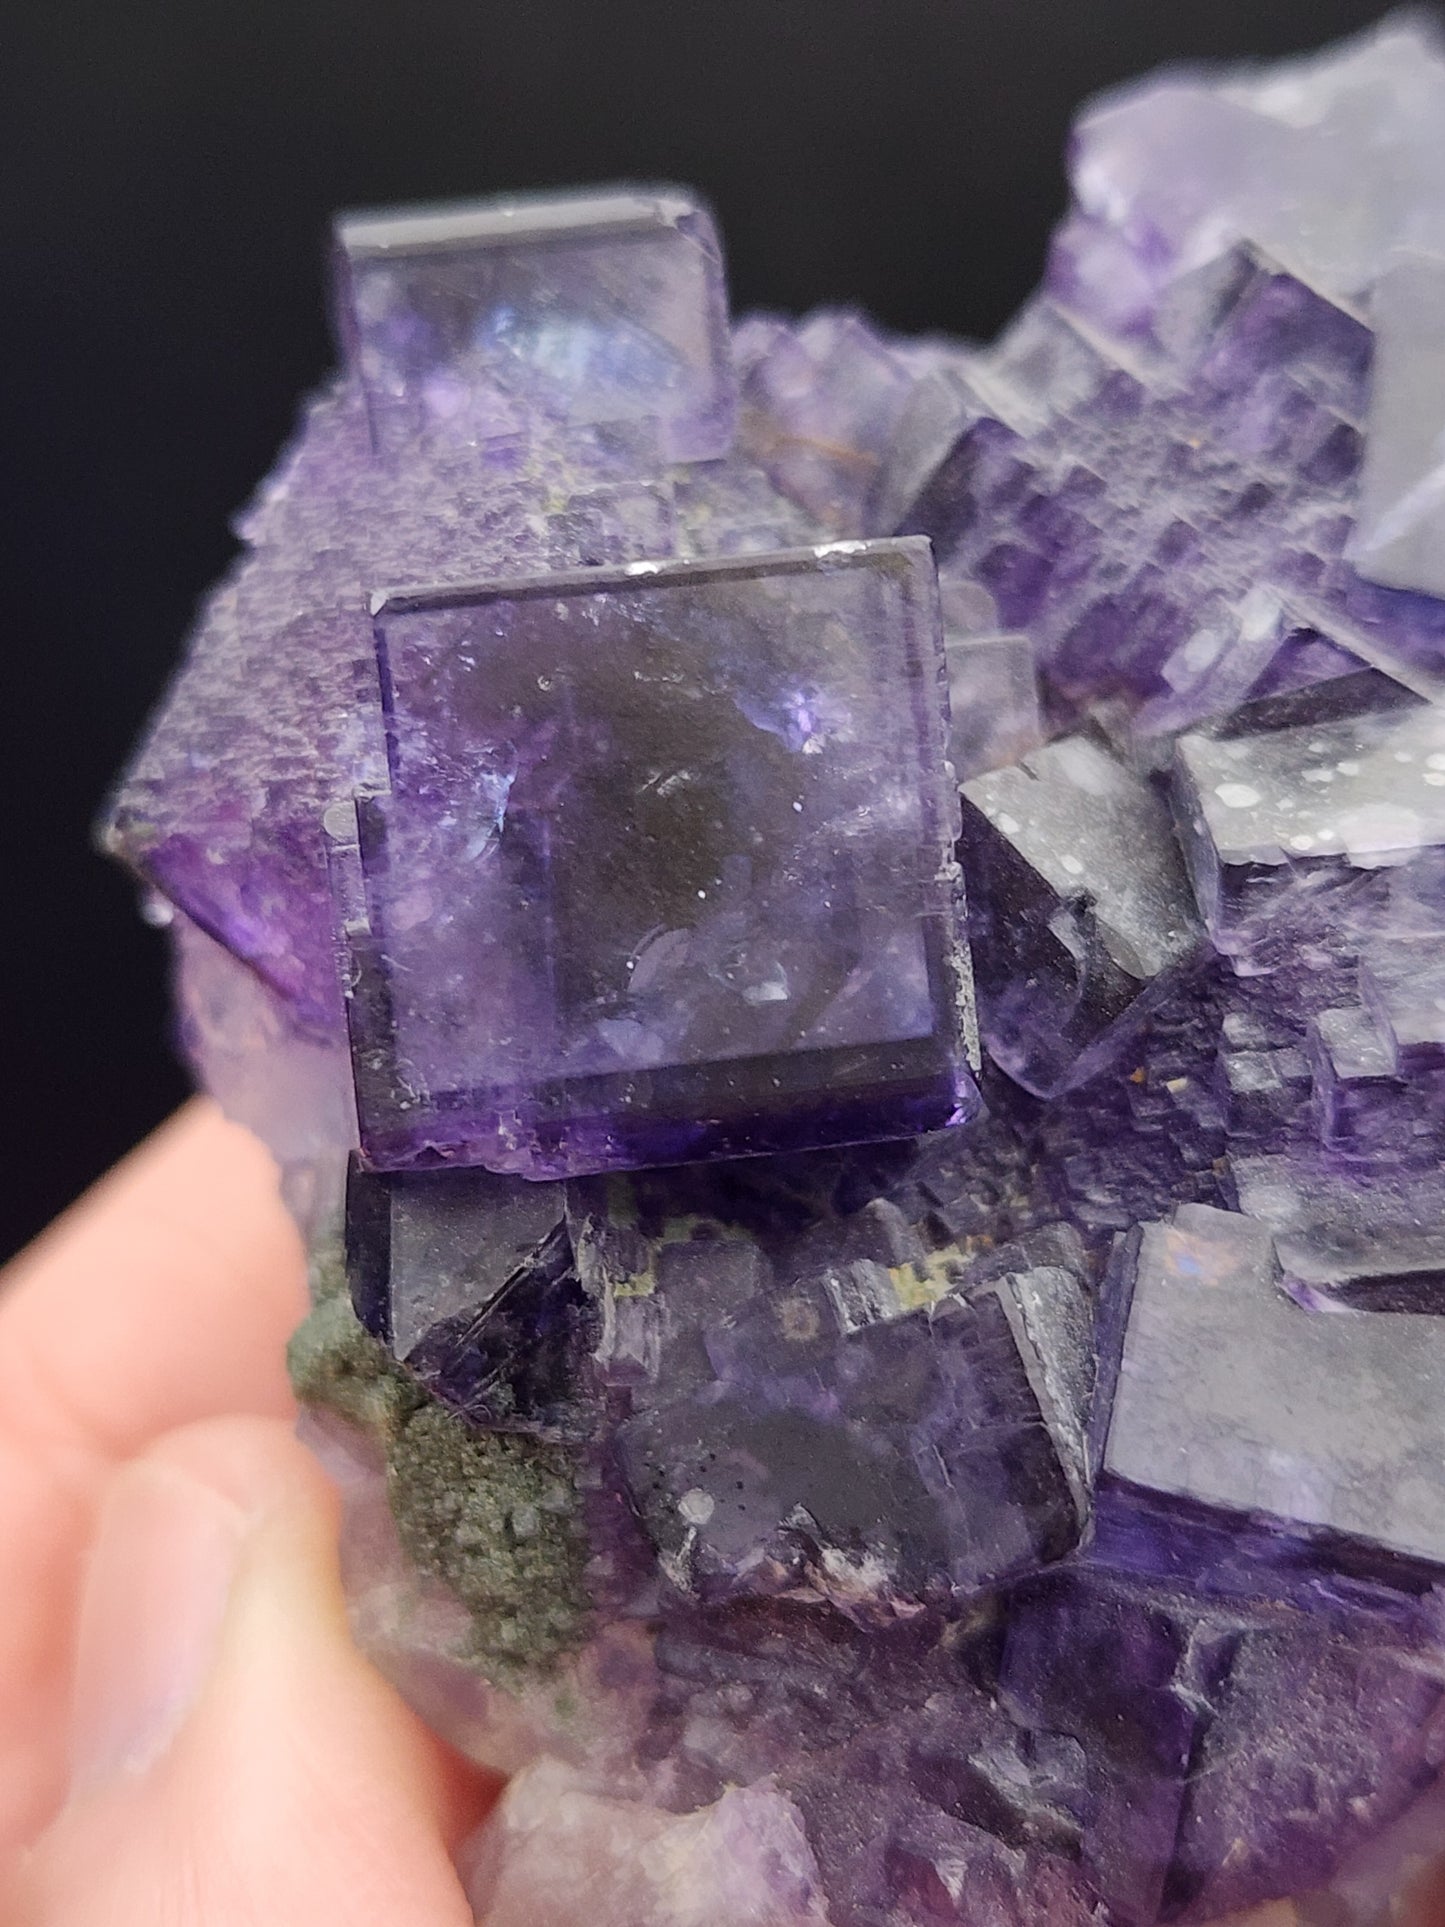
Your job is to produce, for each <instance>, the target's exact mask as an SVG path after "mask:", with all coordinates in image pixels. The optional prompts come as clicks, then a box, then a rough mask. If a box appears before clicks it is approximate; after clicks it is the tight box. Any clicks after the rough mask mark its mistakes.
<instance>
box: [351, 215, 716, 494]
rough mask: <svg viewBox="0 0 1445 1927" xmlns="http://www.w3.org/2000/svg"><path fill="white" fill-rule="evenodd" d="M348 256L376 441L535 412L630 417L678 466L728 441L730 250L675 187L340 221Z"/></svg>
mask: <svg viewBox="0 0 1445 1927" xmlns="http://www.w3.org/2000/svg"><path fill="white" fill-rule="evenodd" d="M336 253H337V264H336V302H337V317H336V319H337V329H338V333H339V335H340V337H341V343H342V348H343V351H344V353H345V355H346V358H347V360H348V362H349V363H350V365H351V367H352V369H353V370H354V372H355V373H356V374H357V375H358V376H359V377H360V381H361V385H362V388H363V390H364V392H365V396H366V406H367V413H368V415H369V418H370V421H371V429H372V438H373V441H374V443H375V445H376V446H377V448H378V449H381V450H386V449H391V448H394V447H397V446H399V445H402V444H404V443H406V442H407V441H409V440H410V439H411V438H413V437H414V436H415V435H416V434H418V433H419V432H420V433H430V434H434V435H435V434H441V435H443V436H445V437H447V438H449V439H450V438H456V439H460V440H464V441H476V442H480V443H486V442H492V441H496V440H498V439H503V438H507V437H512V436H521V435H524V434H525V433H526V432H528V431H529V430H530V429H532V428H534V427H535V426H536V424H537V422H538V420H539V419H540V420H542V421H546V420H551V421H553V422H561V423H568V424H578V425H581V424H589V425H593V424H599V423H610V424H617V425H626V426H627V427H628V428H629V429H630V431H632V432H635V433H638V434H640V435H641V436H643V438H644V439H645V440H646V441H648V442H650V444H651V446H652V447H653V449H654V450H655V452H656V453H657V454H658V455H660V456H661V457H662V458H664V459H666V460H670V461H700V460H705V459H708V458H710V457H713V456H717V455H723V454H726V452H727V450H728V447H729V446H730V444H731V441H732V433H733V422H734V416H735V412H736V384H735V381H734V377H733V367H732V351H731V346H730V342H729V336H728V316H727V288H726V283H725V279H724V274H723V261H722V249H721V247H720V245H719V242H718V237H717V230H716V228H715V227H714V225H713V220H712V216H711V215H710V214H709V213H708V212H707V210H706V209H705V208H703V207H702V206H700V205H699V204H698V203H697V202H696V201H695V200H693V199H691V198H690V197H689V196H688V195H686V194H683V193H681V192H680V191H678V190H677V189H675V188H661V189H643V188H626V187H619V188H614V189H610V190H603V191H601V192H594V193H589V194H577V195H549V196H543V195H537V196H531V197H523V198H517V199H508V200H499V201H466V202H456V203H452V204H449V205H445V206H438V207H433V208H421V209H417V208H402V209H394V210H388V209H382V210H377V211H375V212H366V213H358V214H349V215H343V216H342V217H341V218H340V219H339V220H338V222H337V224H336Z"/></svg>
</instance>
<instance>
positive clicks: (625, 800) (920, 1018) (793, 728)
mask: <svg viewBox="0 0 1445 1927" xmlns="http://www.w3.org/2000/svg"><path fill="white" fill-rule="evenodd" d="M375 617H376V636H377V647H378V653H379V658H380V668H381V681H382V692H383V703H384V707H385V713H386V725H387V740H388V760H389V769H390V777H391V784H390V788H389V789H388V790H387V791H386V792H385V793H383V794H381V795H370V796H362V797H360V798H358V799H357V805H356V809H355V812H354V815H353V813H352V812H351V811H350V810H349V809H346V810H341V811H336V812H333V813H332V817H331V819H330V824H331V828H332V830H333V832H334V833H335V840H334V846H333V871H334V876H335V880H336V887H337V892H338V899H339V904H340V914H341V921H342V925H343V931H344V937H345V942H346V945H347V948H348V950H349V956H350V964H351V975H350V985H349V989H350V995H349V999H348V1004H349V1020H350V1026H351V1040H352V1050H353V1058H354V1063H355V1068H356V1080H357V1097H358V1108H359V1113H360V1123H361V1136H362V1145H363V1150H364V1152H365V1154H366V1156H367V1158H368V1160H369V1161H370V1162H371V1163H373V1164H374V1165H376V1166H379V1167H383V1168H395V1167H402V1166H406V1165H410V1164H426V1163H441V1162H455V1163H459V1164H483V1165H486V1166H488V1167H490V1168H491V1169H493V1170H497V1171H511V1172H516V1173H519V1174H521V1175H523V1176H527V1177H533V1178H550V1177H558V1176H566V1175H571V1174H577V1173H581V1172H588V1171H603V1170H612V1169H621V1168H627V1167H631V1166H635V1165H645V1164H664V1163H674V1162H680V1161H684V1160H690V1159H696V1158H711V1157H731V1156H739V1155H746V1154H753V1153H759V1152H766V1151H779V1150H791V1149H796V1148H799V1147H805V1146H810V1145H820V1144H829V1143H846V1142H855V1141H861V1140H868V1139H875V1138H888V1137H899V1136H903V1135H906V1134H909V1133H913V1132H919V1131H926V1130H934V1129H937V1128H939V1127H941V1126H944V1125H949V1124H955V1123H960V1122H963V1121H964V1120H966V1119H967V1118H969V1117H970V1116H972V1115H973V1113H974V1111H975V1109H976V1107H977V1102H978V1099H977V1093H976V1090H975V1087H974V1084H973V1080H972V1077H971V1075H970V1067H969V1060H970V1055H971V1052H972V1050H973V1048H974V1047H973V1044H972V1006H971V996H970V988H969V968H968V957H967V950H966V947H965V944H964V940H963V936H962V924H961V920H960V919H961V911H962V886H961V880H960V876H959V872H958V868H957V864H956V861H955V858H954V853H953V846H954V841H955V838H956V835H957V798H956V793H955V792H954V789H953V786H952V783H951V781H950V774H949V770H948V765H947V763H946V760H945V753H944V742H945V732H946V729H947V695H946V681H945V672H944V659H943V652H942V644H941V638H940V627H939V614H938V597H937V590H936V585H935V579H934V570H933V561H932V556H931V553H930V551H929V547H928V544H927V543H926V542H925V541H921V540H918V539H916V538H910V539H905V540H895V541H882V542H871V543H841V544H836V545H831V546H825V547H822V548H819V549H806V550H796V551H787V552H784V553H778V554H771V555H761V556H756V555H755V556H747V557H739V558H735V559H732V558H730V559H725V560H716V561H707V562H685V563H667V564H664V563H653V562H648V563H633V564H630V565H628V566H625V567H621V568H591V569H586V570H582V571H578V572H573V573H568V574H560V575H552V576H545V577H539V578H535V579H531V580H514V581H509V582H505V583H490V584H483V585H481V586H478V587H471V588H460V589H442V590H435V591H424V592H421V593H411V592H408V593H406V594H400V595H392V596H383V597H379V598H378V599H377V602H376V605H375ZM342 819H346V820H345V821H343V820H342Z"/></svg>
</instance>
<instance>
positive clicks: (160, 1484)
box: [71, 1463, 247, 1797]
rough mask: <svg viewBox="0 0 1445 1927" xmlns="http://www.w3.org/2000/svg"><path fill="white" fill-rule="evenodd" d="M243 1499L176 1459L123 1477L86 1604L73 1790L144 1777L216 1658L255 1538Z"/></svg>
mask: <svg viewBox="0 0 1445 1927" xmlns="http://www.w3.org/2000/svg"><path fill="white" fill-rule="evenodd" d="M246 1530H247V1519H246V1515H245V1513H244V1512H243V1511H242V1510H241V1509H240V1508H239V1507H238V1506H237V1504H236V1503H235V1501H234V1500H233V1499H230V1498H228V1497H227V1496H226V1495H225V1494H223V1493H221V1492H218V1491H217V1490H215V1489H214V1488H213V1487H211V1486H208V1485H206V1484H204V1483H203V1482H202V1481H201V1480H199V1479H196V1478H192V1477H190V1476H188V1475H187V1474H186V1473H183V1472H179V1471H176V1470H174V1469H173V1468H171V1467H169V1466H164V1465H157V1464H153V1463H141V1464H137V1465H132V1466H129V1467H127V1468H126V1470H125V1471H123V1472H122V1473H120V1474H119V1476H118V1478H117V1480H116V1484H115V1485H114V1487H113V1488H112V1490H111V1493H110V1496H109V1498H108V1499H107V1501H106V1505H105V1510H104V1512H103V1514H102V1517H101V1524H100V1530H99V1533H98V1535H97V1538H96V1544H95V1550H94V1552H93V1554H92V1556H91V1561H90V1567H89V1571H88V1573H87V1576H86V1581H85V1590H84V1595H83V1599H82V1604H81V1613H80V1628H79V1636H78V1643H77V1650H76V1668H75V1690H74V1712H73V1719H72V1726H71V1733H72V1739H71V1794H72V1797H74V1796H75V1795H77V1794H82V1793H88V1792H93V1791H94V1790H96V1789H97V1788H98V1787H101V1786H104V1785H107V1784H109V1783H111V1782H113V1781H115V1780H117V1779H120V1778H123V1777H125V1776H128V1775H130V1776H133V1775H139V1774H141V1773H144V1772H145V1770H146V1769H147V1768H148V1767H149V1766H151V1765H153V1764H154V1763H155V1761H156V1760H157V1759H159V1758H160V1756H161V1755H162V1754H163V1753H164V1752H165V1751H166V1749H167V1747H168V1746H169V1745H170V1743H171V1741H172V1739H174V1737H175V1735H176V1733H177V1731H178V1730H179V1728H180V1726H181V1725H182V1723H183V1721H184V1720H185V1717H186V1715H187V1713H188V1712H189V1711H190V1709H191V1707H192V1706H193V1705H194V1703H195V1701H196V1698H197V1697H198V1695H199V1693H200V1690H201V1687H202V1686H203V1684H204V1683H205V1679H206V1674H207V1672H208V1671H209V1669H210V1666H211V1663H212V1661H213V1659H214V1657H215V1653H216V1648H217V1644H218V1641H219V1638H220V1632H221V1624H222V1621H223V1619H224V1617H225V1612H226V1601H227V1598H228V1596H229V1594H230V1590H231V1586H232V1583H233V1581H234V1579H235V1576H236V1570H237V1565H238V1563H239V1559H240V1553H241V1547H242V1544H243V1541H244V1539H245V1537H246Z"/></svg>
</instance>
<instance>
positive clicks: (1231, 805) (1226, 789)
mask: <svg viewBox="0 0 1445 1927" xmlns="http://www.w3.org/2000/svg"><path fill="white" fill-rule="evenodd" d="M1214 794H1215V795H1216V796H1217V797H1218V798H1219V800H1220V802H1221V803H1223V805H1224V807H1225V808H1226V809H1228V810H1252V809H1253V808H1254V806H1255V804H1256V803H1258V802H1259V801H1260V800H1261V799H1260V794H1259V791H1258V790H1257V789H1253V788H1251V786H1250V785H1249V784H1248V783H1218V784H1216V785H1215V790H1214Z"/></svg>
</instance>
